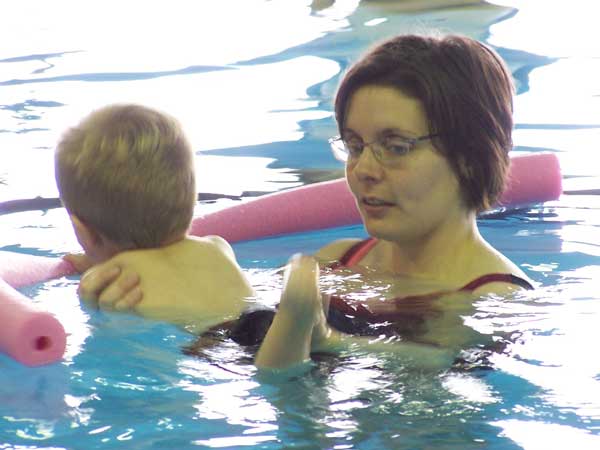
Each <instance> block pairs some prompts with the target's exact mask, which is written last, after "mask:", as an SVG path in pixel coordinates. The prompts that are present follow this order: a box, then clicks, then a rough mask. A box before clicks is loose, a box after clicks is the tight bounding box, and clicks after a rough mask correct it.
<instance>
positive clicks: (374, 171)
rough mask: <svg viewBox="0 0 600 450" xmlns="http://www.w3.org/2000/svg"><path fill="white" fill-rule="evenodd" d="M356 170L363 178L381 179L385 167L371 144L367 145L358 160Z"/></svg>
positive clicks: (357, 174)
mask: <svg viewBox="0 0 600 450" xmlns="http://www.w3.org/2000/svg"><path fill="white" fill-rule="evenodd" d="M354 172H355V173H356V176H357V177H358V178H359V179H361V180H379V179H380V178H381V177H382V175H383V167H382V166H381V163H380V162H379V161H378V160H377V158H376V157H375V152H374V151H373V149H372V148H371V146H370V145H369V146H365V148H364V149H363V151H362V153H361V154H360V156H359V158H358V161H356V164H355V165H354Z"/></svg>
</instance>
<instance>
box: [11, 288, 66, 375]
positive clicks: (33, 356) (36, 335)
mask: <svg viewBox="0 0 600 450" xmlns="http://www.w3.org/2000/svg"><path fill="white" fill-rule="evenodd" d="M0 319H1V320H2V326H0V351H2V352H4V353H6V354H7V355H9V356H11V357H12V358H14V359H15V360H17V361H19V362H20V363H22V364H25V365H28V366H39V365H42V364H50V363H53V362H56V361H58V360H60V359H61V358H62V356H63V354H64V352H65V347H66V343H67V337H66V334H65V330H64V328H63V326H62V325H61V323H60V322H59V321H58V320H57V319H56V318H55V317H54V316H53V315H52V314H50V313H48V312H45V311H41V310H39V309H37V308H35V307H34V305H32V304H31V300H29V299H28V298H26V297H25V296H24V295H22V294H20V293H19V292H17V291H16V290H15V289H13V288H12V287H11V286H9V285H8V284H7V283H6V282H5V281H3V280H0Z"/></svg>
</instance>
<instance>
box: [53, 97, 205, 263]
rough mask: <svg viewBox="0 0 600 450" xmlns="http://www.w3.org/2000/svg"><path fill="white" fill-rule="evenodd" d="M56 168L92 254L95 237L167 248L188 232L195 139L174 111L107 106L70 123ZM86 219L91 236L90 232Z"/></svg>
mask: <svg viewBox="0 0 600 450" xmlns="http://www.w3.org/2000/svg"><path fill="white" fill-rule="evenodd" d="M55 175H56V184H57V186H58V190H59V193H60V197H61V200H62V202H63V204H64V205H65V207H66V208H67V210H68V212H69V214H70V215H71V218H72V220H73V223H74V225H75V231H76V233H77V236H78V238H79V241H80V243H81V244H82V245H83V247H84V249H85V250H86V253H89V252H90V249H89V248H86V247H90V243H89V242H85V243H84V242H82V240H83V241H87V239H88V238H89V239H92V241H94V240H96V239H98V240H105V241H107V242H109V243H110V245H111V248H112V249H113V250H112V253H115V252H116V251H121V250H127V249H134V248H153V247H159V246H162V245H165V244H168V243H171V242H173V241H176V240H178V239H180V238H182V237H183V236H184V235H185V233H186V232H187V229H188V227H189V225H190V222H191V220H192V214H193V210H194V204H195V201H196V186H195V176H194V163H193V155H192V151H191V148H190V145H189V143H188V141H187V139H186V137H185V136H184V134H183V131H182V129H181V127H180V125H179V123H178V122H177V121H176V120H175V119H174V118H172V117H170V116H168V115H166V114H164V113H161V112H159V111H156V110H153V109H150V108H147V107H144V106H139V105H110V106H106V107H104V108H101V109H99V110H97V111H94V112H92V113H91V114H90V115H88V116H87V117H85V118H84V119H83V120H82V122H81V123H79V124H78V125H77V126H75V127H73V128H71V129H69V130H67V131H66V132H65V133H64V135H63V136H62V138H61V140H60V142H59V143H58V146H57V148H56V154H55ZM80 226H83V227H84V228H85V230H84V231H85V232H86V233H88V232H89V233H91V235H89V236H88V235H86V236H82V235H81V231H82V230H80V229H78V227H80ZM96 243H97V244H99V245H100V244H101V242H92V244H96ZM110 253H111V252H107V251H104V252H98V254H99V255H100V256H99V257H96V258H93V259H96V260H98V259H104V258H106V257H110V256H112V255H110ZM88 256H91V257H93V256H94V255H90V254H89V255H88Z"/></svg>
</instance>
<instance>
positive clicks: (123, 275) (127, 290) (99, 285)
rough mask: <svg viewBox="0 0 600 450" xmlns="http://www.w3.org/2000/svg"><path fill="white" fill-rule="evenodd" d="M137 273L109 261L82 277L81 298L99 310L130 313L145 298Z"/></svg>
mask: <svg viewBox="0 0 600 450" xmlns="http://www.w3.org/2000/svg"><path fill="white" fill-rule="evenodd" d="M139 283H140V277H139V276H138V274H137V273H135V272H132V271H129V270H126V269H123V268H121V267H120V266H118V265H116V264H115V263H113V262H111V261H108V262H106V263H103V264H99V265H97V266H94V267H92V268H91V269H89V270H88V271H87V272H85V273H84V274H83V276H82V277H81V281H80V283H79V296H80V297H81V298H82V299H84V300H86V301H90V302H92V303H96V304H97V305H98V307H99V308H102V309H108V310H116V311H128V310H131V309H133V308H134V307H135V305H137V304H138V303H139V302H140V301H141V300H142V298H143V292H142V290H141V288H140V286H139Z"/></svg>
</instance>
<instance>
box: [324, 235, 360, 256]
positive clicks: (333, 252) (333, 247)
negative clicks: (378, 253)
mask: <svg viewBox="0 0 600 450" xmlns="http://www.w3.org/2000/svg"><path fill="white" fill-rule="evenodd" d="M360 241H361V240H360V239H340V240H338V241H334V242H331V243H330V244H327V245H326V246H325V247H321V248H320V249H319V250H318V251H317V252H316V253H315V258H317V260H319V261H337V260H339V259H340V258H341V257H342V256H343V255H344V253H346V252H347V251H348V249H349V248H350V247H351V246H352V245H354V244H356V243H357V242H360Z"/></svg>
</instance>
